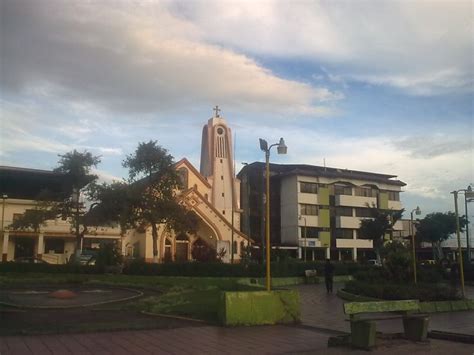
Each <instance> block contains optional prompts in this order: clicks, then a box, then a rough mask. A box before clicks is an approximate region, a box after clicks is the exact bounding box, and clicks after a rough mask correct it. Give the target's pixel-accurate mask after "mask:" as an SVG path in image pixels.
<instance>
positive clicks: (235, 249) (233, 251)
mask: <svg viewBox="0 0 474 355" xmlns="http://www.w3.org/2000/svg"><path fill="white" fill-rule="evenodd" d="M232 253H234V254H238V250H237V242H236V241H235V240H234V242H233V243H232Z"/></svg>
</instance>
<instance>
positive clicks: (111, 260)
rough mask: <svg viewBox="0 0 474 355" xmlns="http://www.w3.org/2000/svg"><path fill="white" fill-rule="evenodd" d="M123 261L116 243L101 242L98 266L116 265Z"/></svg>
mask: <svg viewBox="0 0 474 355" xmlns="http://www.w3.org/2000/svg"><path fill="white" fill-rule="evenodd" d="M121 263H122V253H121V252H120V250H119V249H118V248H117V245H116V244H115V243H101V244H100V248H99V253H98V254H97V260H96V265H97V266H98V267H101V268H102V267H105V266H116V265H120V264H121Z"/></svg>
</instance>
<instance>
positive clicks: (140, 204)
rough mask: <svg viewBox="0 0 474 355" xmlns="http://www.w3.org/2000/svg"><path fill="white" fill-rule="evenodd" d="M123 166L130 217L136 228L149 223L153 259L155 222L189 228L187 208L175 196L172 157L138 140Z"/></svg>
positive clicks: (151, 143) (155, 256) (177, 181)
mask: <svg viewBox="0 0 474 355" xmlns="http://www.w3.org/2000/svg"><path fill="white" fill-rule="evenodd" d="M123 166H124V167H125V168H128V172H129V191H130V193H129V197H130V201H131V216H130V220H131V221H132V223H133V224H134V225H135V226H137V227H138V226H146V225H149V226H151V229H152V239H153V261H154V262H157V261H158V225H159V224H168V225H169V226H170V227H171V228H173V229H174V230H175V231H189V230H190V229H191V228H192V225H191V224H190V223H189V222H188V220H189V219H187V217H189V215H188V211H187V209H186V208H185V207H184V206H182V205H180V204H179V203H178V201H177V198H176V191H177V190H178V188H179V187H180V185H181V182H180V179H179V176H178V173H177V172H176V169H175V167H174V162H173V157H172V156H171V155H170V154H168V151H167V150H166V149H164V148H162V147H161V146H159V145H158V144H157V142H156V141H149V142H147V143H143V142H142V143H139V145H138V148H137V149H136V151H135V153H134V154H132V155H129V156H127V158H126V159H125V160H124V162H123ZM186 229H187V230H186Z"/></svg>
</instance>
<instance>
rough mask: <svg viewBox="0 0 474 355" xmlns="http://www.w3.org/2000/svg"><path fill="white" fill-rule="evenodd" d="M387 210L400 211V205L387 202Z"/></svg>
mask: <svg viewBox="0 0 474 355" xmlns="http://www.w3.org/2000/svg"><path fill="white" fill-rule="evenodd" d="M388 208H389V209H391V210H401V209H402V203H401V202H400V201H388Z"/></svg>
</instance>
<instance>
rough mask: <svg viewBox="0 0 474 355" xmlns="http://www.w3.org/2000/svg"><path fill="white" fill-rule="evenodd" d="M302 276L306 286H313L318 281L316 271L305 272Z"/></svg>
mask: <svg viewBox="0 0 474 355" xmlns="http://www.w3.org/2000/svg"><path fill="white" fill-rule="evenodd" d="M304 276H305V280H306V283H307V284H309V283H312V284H315V283H317V281H318V273H317V271H316V270H305V271H304Z"/></svg>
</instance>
